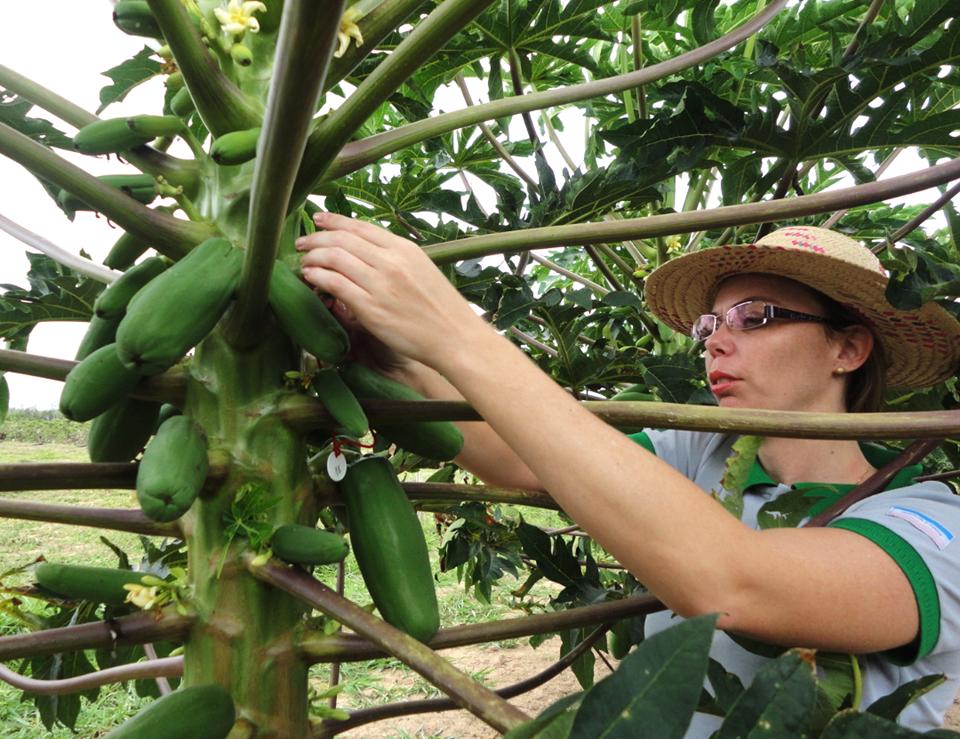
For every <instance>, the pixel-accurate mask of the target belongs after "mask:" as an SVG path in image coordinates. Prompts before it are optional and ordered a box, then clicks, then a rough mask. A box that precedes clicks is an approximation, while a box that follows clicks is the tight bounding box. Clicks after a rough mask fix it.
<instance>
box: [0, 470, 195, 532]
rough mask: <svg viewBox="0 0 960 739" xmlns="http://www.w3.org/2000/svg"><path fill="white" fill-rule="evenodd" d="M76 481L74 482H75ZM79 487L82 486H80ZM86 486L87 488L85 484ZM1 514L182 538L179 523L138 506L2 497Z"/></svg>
mask: <svg viewBox="0 0 960 739" xmlns="http://www.w3.org/2000/svg"><path fill="white" fill-rule="evenodd" d="M7 466H8V465H3V466H2V467H0V489H2V487H3V486H4V483H5V480H3V473H4V470H3V467H7ZM74 484H75V483H74ZM78 487H79V486H78ZM83 489H86V488H83ZM0 516H2V517H3V518H13V519H19V520H23V521H45V522H47V523H63V524H69V525H71V526H92V527H94V528H98V529H109V530H111V531H128V532H130V533H132V534H145V535H147V536H170V537H177V538H181V537H182V536H183V534H182V532H181V531H180V527H179V526H178V525H176V524H175V523H172V524H171V523H158V522H157V521H153V520H151V519H149V518H147V517H146V516H145V515H143V511H141V510H140V509H139V508H130V509H124V508H87V507H83V506H71V505H55V504H53V503H37V502H35V501H31V500H9V499H5V498H0Z"/></svg>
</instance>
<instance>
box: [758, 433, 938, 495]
mask: <svg viewBox="0 0 960 739" xmlns="http://www.w3.org/2000/svg"><path fill="white" fill-rule="evenodd" d="M860 449H861V451H862V452H863V456H864V457H866V458H867V461H868V462H869V463H870V464H872V465H873V466H874V467H877V468H880V467H883V465H885V464H887V463H888V462H892V461H893V460H894V459H896V457H897V456H898V455H899V454H900V450H899V449H891V448H889V447H885V446H882V445H880V444H872V443H868V442H860ZM921 474H923V465H922V464H919V463H917V464H912V465H909V466H907V467H904V468H903V469H902V470H900V471H899V472H898V473H897V474H896V475H894V477H893V479H892V480H891V481H890V482H889V483H887V486H886V487H885V488H884V490H894V489H896V488H903V487H907V486H908V485H912V484H913V478H914V477H916V476H917V475H921ZM778 484H779V483H777V482H775V481H774V480H773V478H771V477H770V475H768V474H767V471H766V470H765V469H763V465H761V464H760V459H759V457H758V458H757V459H754V461H753V465H752V466H751V467H750V471H749V472H748V473H747V481H746V484H745V485H744V486H743V489H744V490H745V491H747V490H749V489H750V488H751V487H752V486H754V485H760V486H764V487H770V486H774V487H775V486H777V485H778ZM824 486H829V487H831V488H834V489H836V490H842V491H843V492H846V491H847V490H851V489H852V488H853V487H854V486H853V485H850V484H847V483H831V482H824V481H821V482H797V483H794V484H793V485H791V486H790V487H792V488H794V489H797V490H800V489H804V488H812V487H824Z"/></svg>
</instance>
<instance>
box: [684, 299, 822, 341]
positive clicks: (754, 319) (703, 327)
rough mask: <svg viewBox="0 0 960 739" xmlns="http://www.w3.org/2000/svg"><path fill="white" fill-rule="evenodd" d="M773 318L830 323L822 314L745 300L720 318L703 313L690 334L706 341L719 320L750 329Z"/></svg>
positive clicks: (743, 329)
mask: <svg viewBox="0 0 960 739" xmlns="http://www.w3.org/2000/svg"><path fill="white" fill-rule="evenodd" d="M774 318H775V319H778V320H782V321H814V322H816V323H831V321H830V319H829V318H824V317H823V316H815V315H813V314H811V313H800V312H799V311H795V310H789V309H787V308H780V307H779V306H776V305H770V304H769V303H764V302H762V301H760V300H745V301H744V302H742V303H737V304H736V305H735V306H733V307H732V308H731V309H730V310H728V311H727V312H726V313H725V314H724V315H723V318H722V319H721V318H720V316H719V315H717V314H716V313H704V314H703V315H702V316H700V317H699V318H697V320H695V321H694V322H693V328H692V329H691V331H690V335H691V336H693V338H694V340H696V341H706V340H707V339H708V338H709V337H710V336H712V335H713V333H714V332H715V331H716V330H717V328H718V327H719V324H720V322H721V320H722V322H723V323H725V324H727V328H730V329H734V330H736V331H750V330H752V329H755V328H760V327H761V326H765V325H766V324H767V322H768V321H770V320H771V319H774Z"/></svg>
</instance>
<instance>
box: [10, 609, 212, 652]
mask: <svg viewBox="0 0 960 739" xmlns="http://www.w3.org/2000/svg"><path fill="white" fill-rule="evenodd" d="M192 625H193V618H192V617H190V616H181V615H180V614H178V613H177V612H176V610H174V609H173V608H169V609H165V610H163V611H160V612H159V613H157V612H152V611H151V612H146V611H143V612H141V613H134V614H132V615H130V616H121V617H120V618H114V619H111V620H109V621H95V622H92V623H86V624H78V625H76V626H63V627H60V628H57V629H44V630H43V631H32V632H29V633H26V634H14V635H13V636H3V637H0V661H3V662H6V661H8V660H11V659H18V658H20V657H42V656H44V655H48V654H60V653H61V652H76V651H79V650H81V649H113V648H115V647H118V646H129V645H132V644H143V643H144V642H160V641H173V642H180V641H182V640H183V639H184V638H185V637H186V636H187V634H188V633H189V632H190V629H191V627H192Z"/></svg>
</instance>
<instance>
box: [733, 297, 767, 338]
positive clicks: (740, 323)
mask: <svg viewBox="0 0 960 739" xmlns="http://www.w3.org/2000/svg"><path fill="white" fill-rule="evenodd" d="M765 307H766V306H765V304H764V303H761V302H758V301H755V300H749V301H747V302H746V303H740V304H739V305H735V306H733V307H732V308H731V309H730V310H728V311H727V316H726V318H727V325H728V326H729V327H730V328H733V329H737V330H738V331H749V330H750V329H752V328H760V326H762V325H764V324H765V323H766V322H767V316H766V313H765V312H764V308H765Z"/></svg>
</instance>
